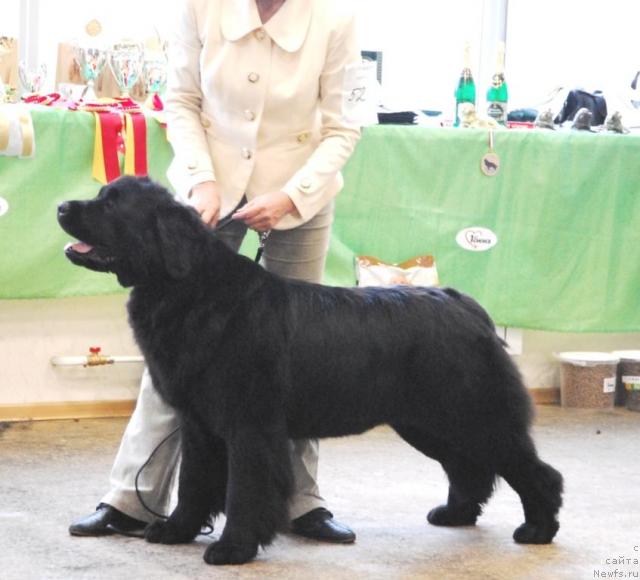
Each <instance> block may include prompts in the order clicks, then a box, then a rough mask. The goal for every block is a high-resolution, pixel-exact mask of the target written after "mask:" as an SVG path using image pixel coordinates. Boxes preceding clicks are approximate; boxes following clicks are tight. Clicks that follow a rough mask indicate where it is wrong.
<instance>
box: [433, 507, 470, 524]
mask: <svg viewBox="0 0 640 580" xmlns="http://www.w3.org/2000/svg"><path fill="white" fill-rule="evenodd" d="M477 519H478V514H475V513H469V512H468V511H456V510H455V509H452V508H450V507H449V506H447V505H441V506H438V507H437V508H433V509H432V510H431V511H430V512H429V514H428V515H427V521H428V522H429V523H430V524H432V525H434V526H474V525H475V524H476V520H477Z"/></svg>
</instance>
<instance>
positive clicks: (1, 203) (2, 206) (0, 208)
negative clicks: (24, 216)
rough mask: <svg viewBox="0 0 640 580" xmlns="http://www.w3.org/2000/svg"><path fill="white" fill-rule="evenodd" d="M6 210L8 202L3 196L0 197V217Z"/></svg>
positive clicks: (7, 209)
mask: <svg viewBox="0 0 640 580" xmlns="http://www.w3.org/2000/svg"><path fill="white" fill-rule="evenodd" d="M8 211H9V202H8V201H7V200H6V199H5V198H4V197H0V217H2V216H3V215H4V214H5V213H7V212H8Z"/></svg>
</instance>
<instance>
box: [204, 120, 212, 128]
mask: <svg viewBox="0 0 640 580" xmlns="http://www.w3.org/2000/svg"><path fill="white" fill-rule="evenodd" d="M202 126H203V127H204V128H205V129H208V128H209V127H211V121H209V119H202Z"/></svg>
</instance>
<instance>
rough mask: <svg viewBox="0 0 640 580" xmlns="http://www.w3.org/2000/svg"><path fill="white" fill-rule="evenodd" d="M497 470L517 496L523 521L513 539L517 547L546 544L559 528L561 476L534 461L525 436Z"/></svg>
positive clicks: (531, 444) (531, 446) (531, 449)
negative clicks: (522, 511)
mask: <svg viewBox="0 0 640 580" xmlns="http://www.w3.org/2000/svg"><path fill="white" fill-rule="evenodd" d="M498 471H499V474H500V475H501V476H502V477H504V479H505V480H506V481H507V483H508V484H509V485H510V486H511V487H512V488H513V489H514V490H515V491H516V492H517V493H518V495H519V496H520V500H521V501H522V507H523V508H524V517H525V522H524V523H523V524H522V525H521V526H520V527H518V528H517V529H516V531H515V532H514V534H513V539H514V540H515V541H516V542H518V543H520V544H549V543H550V542H551V541H552V540H553V538H554V536H555V535H556V533H557V531H558V529H559V528H560V524H559V523H558V511H559V510H560V507H561V506H562V488H563V482H562V475H561V474H560V473H559V472H558V471H556V470H555V469H554V468H553V467H551V466H550V465H548V464H546V463H544V462H543V461H541V460H540V459H539V458H538V455H537V453H536V451H535V447H534V445H533V442H532V441H531V440H530V439H528V437H527V440H526V441H525V444H524V445H522V446H520V447H519V448H517V449H515V450H514V451H513V452H512V453H511V454H510V457H509V459H508V461H507V462H505V463H504V465H503V466H502V467H501V468H500V469H499V470H498Z"/></svg>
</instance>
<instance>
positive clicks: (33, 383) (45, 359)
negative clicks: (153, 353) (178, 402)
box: [0, 296, 142, 405]
mask: <svg viewBox="0 0 640 580" xmlns="http://www.w3.org/2000/svg"><path fill="white" fill-rule="evenodd" d="M125 300H126V298H125V297H124V296H109V297H104V296H102V297H100V296H99V297H88V298H73V299H60V300H11V301H0V405H28V404H33V403H51V402H80V401H113V400H116V401H117V400H130V399H134V398H135V397H136V396H137V390H138V385H139V380H140V375H141V374H142V365H141V364H125V365H109V366H104V367H92V368H83V367H73V368H68V367H66V368H60V367H58V368H54V367H53V366H52V365H51V364H50V359H51V357H52V356H56V355H84V354H88V351H89V347H91V346H100V347H102V352H103V353H104V354H111V355H134V354H139V352H138V349H137V347H136V345H135V344H134V342H133V340H132V336H131V332H130V330H129V326H128V324H127V321H126V316H125Z"/></svg>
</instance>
